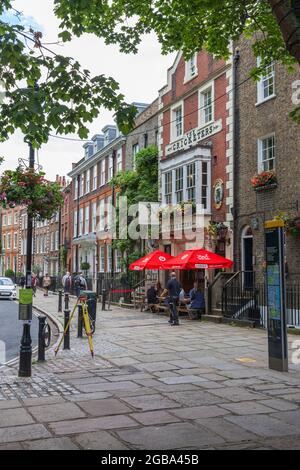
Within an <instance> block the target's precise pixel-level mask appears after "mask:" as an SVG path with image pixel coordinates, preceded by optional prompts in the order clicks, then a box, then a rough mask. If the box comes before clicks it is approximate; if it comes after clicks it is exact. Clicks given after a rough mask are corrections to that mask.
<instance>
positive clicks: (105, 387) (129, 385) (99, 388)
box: [77, 381, 140, 393]
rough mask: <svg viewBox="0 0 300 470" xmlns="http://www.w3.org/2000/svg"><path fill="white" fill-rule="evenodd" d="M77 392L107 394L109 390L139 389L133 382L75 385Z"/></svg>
mask: <svg viewBox="0 0 300 470" xmlns="http://www.w3.org/2000/svg"><path fill="white" fill-rule="evenodd" d="M77 388H78V390H80V391H81V392H87V393H88V392H107V391H111V390H132V389H137V388H140V387H139V385H137V384H136V383H134V382H129V381H125V382H107V383H98V384H86V385H77Z"/></svg>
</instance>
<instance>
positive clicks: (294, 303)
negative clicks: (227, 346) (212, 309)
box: [222, 272, 300, 327]
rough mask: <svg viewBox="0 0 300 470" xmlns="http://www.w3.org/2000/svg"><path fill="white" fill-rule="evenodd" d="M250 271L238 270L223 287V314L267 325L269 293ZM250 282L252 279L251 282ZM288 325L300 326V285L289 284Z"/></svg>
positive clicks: (287, 290)
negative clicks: (249, 273)
mask: <svg viewBox="0 0 300 470" xmlns="http://www.w3.org/2000/svg"><path fill="white" fill-rule="evenodd" d="M251 275H252V278H250V276H249V275H248V273H247V272H239V273H236V274H235V275H234V276H233V277H232V278H231V279H230V280H229V281H228V282H227V283H226V284H225V286H224V288H223V292H222V314H223V316H224V317H226V318H231V319H233V320H237V321H249V322H253V323H254V324H255V325H257V326H261V327H266V326H267V292H266V286H265V284H264V283H256V282H255V278H254V274H253V273H251ZM249 281H251V282H249ZM286 317H287V324H288V325H291V326H296V327H300V285H298V284H287V285H286Z"/></svg>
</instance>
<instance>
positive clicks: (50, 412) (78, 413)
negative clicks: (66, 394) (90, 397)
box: [28, 403, 86, 423]
mask: <svg viewBox="0 0 300 470" xmlns="http://www.w3.org/2000/svg"><path fill="white" fill-rule="evenodd" d="M28 410H29V411H30V413H31V414H32V415H33V416H34V418H35V419H36V420H37V421H38V422H40V423H50V422H51V421H64V420H68V419H75V418H84V417H85V416H86V414H85V413H84V412H83V411H82V410H81V409H80V408H79V407H78V406H77V405H76V404H75V403H55V404H51V405H49V404H48V405H40V406H33V407H30V408H28Z"/></svg>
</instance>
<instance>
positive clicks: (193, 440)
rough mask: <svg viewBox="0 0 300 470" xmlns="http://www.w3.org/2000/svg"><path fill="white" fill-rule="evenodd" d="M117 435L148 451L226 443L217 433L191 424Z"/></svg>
mask: <svg viewBox="0 0 300 470" xmlns="http://www.w3.org/2000/svg"><path fill="white" fill-rule="evenodd" d="M117 435H118V436H119V437H120V438H121V439H122V440H124V441H125V442H127V443H129V444H130V445H131V446H134V448H138V449H147V450H152V449H155V450H160V449H164V450H167V449H187V448H190V447H193V446H195V447H196V448H197V449H201V448H202V447H204V446H209V445H213V444H218V443H221V442H224V440H223V439H222V438H221V437H220V436H217V435H216V434H215V433H212V432H210V431H208V430H206V429H204V428H202V429H201V428H200V427H195V426H193V425H192V424H189V423H175V424H167V425H165V426H155V427H153V426H149V427H144V428H140V429H136V430H128V431H118V432H117Z"/></svg>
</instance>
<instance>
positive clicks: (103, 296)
mask: <svg viewBox="0 0 300 470" xmlns="http://www.w3.org/2000/svg"><path fill="white" fill-rule="evenodd" d="M106 293H107V291H106V289H102V310H105V302H106Z"/></svg>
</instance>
